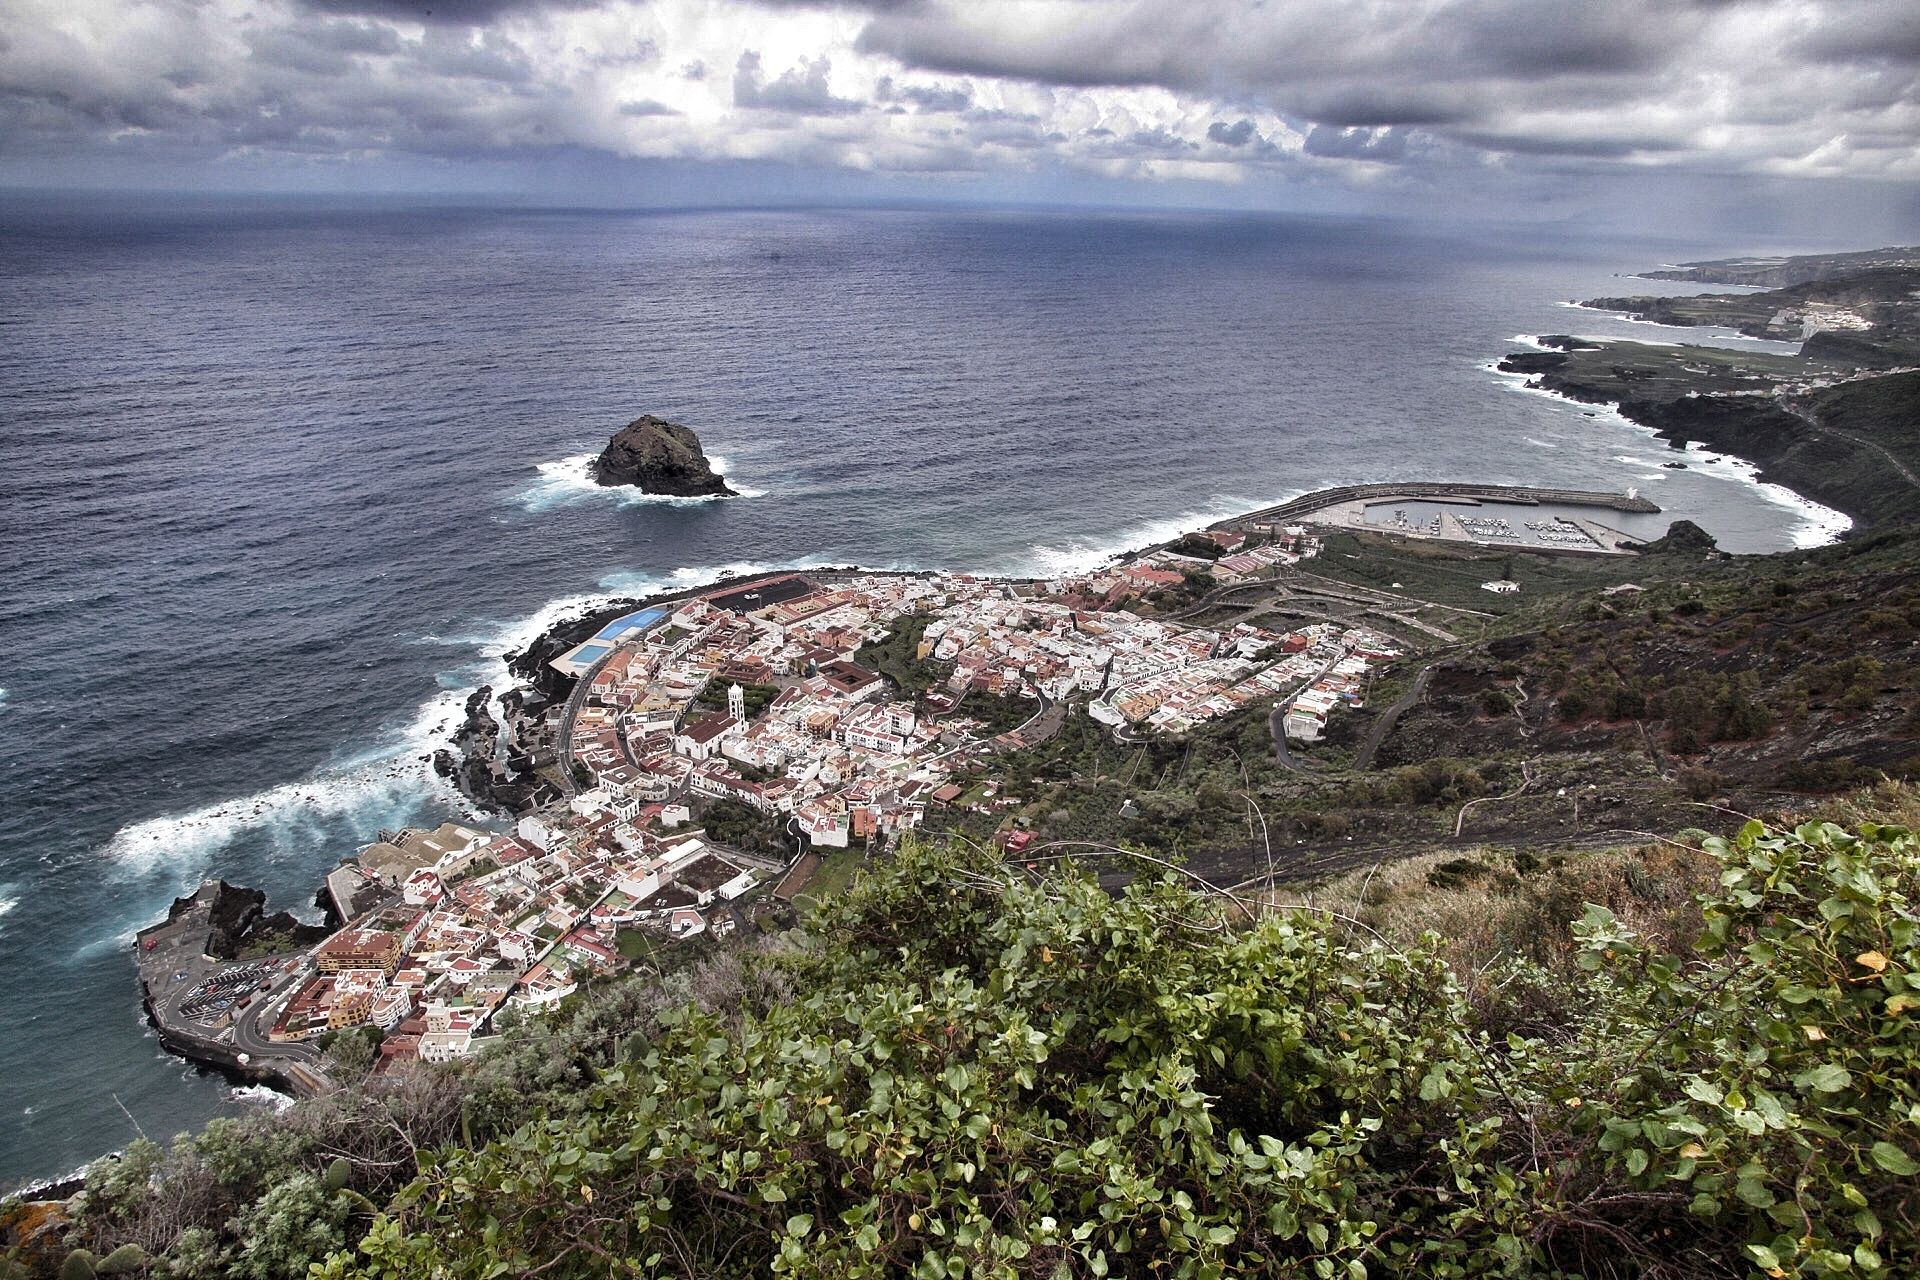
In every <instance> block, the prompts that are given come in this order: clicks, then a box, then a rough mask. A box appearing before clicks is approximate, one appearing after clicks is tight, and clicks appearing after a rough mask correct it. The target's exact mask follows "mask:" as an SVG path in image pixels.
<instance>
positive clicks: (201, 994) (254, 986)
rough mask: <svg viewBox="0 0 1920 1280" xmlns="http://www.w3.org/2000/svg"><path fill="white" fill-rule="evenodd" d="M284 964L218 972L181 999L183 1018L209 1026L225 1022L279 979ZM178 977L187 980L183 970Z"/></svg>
mask: <svg viewBox="0 0 1920 1280" xmlns="http://www.w3.org/2000/svg"><path fill="white" fill-rule="evenodd" d="M283 963H284V962H276V961H269V960H256V961H254V962H252V963H250V964H237V965H231V966H229V967H227V968H223V969H220V970H218V971H216V972H215V973H213V974H212V975H210V976H209V977H207V978H206V979H204V980H203V981H202V982H201V983H200V985H198V986H196V987H195V988H194V989H193V990H192V991H189V992H188V993H187V994H186V996H185V997H183V998H182V999H181V1001H180V1003H179V1005H178V1006H176V1007H177V1008H178V1009H179V1011H180V1016H181V1017H183V1018H191V1019H193V1020H194V1021H195V1022H199V1023H202V1024H204V1025H208V1026H211V1025H214V1024H217V1023H221V1022H225V1021H226V1020H227V1019H228V1017H229V1016H230V1015H231V1012H232V1011H233V1010H234V1009H235V1008H236V1007H238V1008H245V1007H246V1005H247V1004H248V1003H250V1002H251V1001H252V999H253V997H255V996H257V995H259V994H260V993H261V992H263V991H266V990H268V989H269V988H271V987H272V986H273V984H274V983H275V982H276V981H278V980H279V978H280V976H281V974H282V972H283V969H282V967H281V966H282V964H283ZM176 976H177V977H184V976H185V974H184V971H182V973H181V974H178V975H176Z"/></svg>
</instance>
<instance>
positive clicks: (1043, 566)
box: [991, 489, 1310, 579]
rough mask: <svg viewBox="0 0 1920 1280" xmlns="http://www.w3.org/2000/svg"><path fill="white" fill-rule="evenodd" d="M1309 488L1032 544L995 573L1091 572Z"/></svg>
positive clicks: (1220, 500) (1232, 500) (1040, 575)
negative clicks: (1119, 530)
mask: <svg viewBox="0 0 1920 1280" xmlns="http://www.w3.org/2000/svg"><path fill="white" fill-rule="evenodd" d="M1308 492H1310V490H1307V489H1296V490H1294V491H1292V492H1290V493H1288V494H1286V495H1284V496H1282V497H1279V498H1275V499H1271V500H1267V501H1260V502H1249V501H1247V500H1246V499H1244V498H1232V497H1219V498H1216V499H1214V501H1213V502H1212V503H1210V504H1209V505H1207V506H1205V507H1200V508H1196V509H1194V510H1192V511H1188V512H1187V513H1185V514H1184V515H1177V516H1171V517H1166V518H1163V519H1159V520H1149V521H1146V522H1144V523H1142V524H1138V525H1135V526H1133V527H1132V528H1131V529H1129V530H1127V531H1125V532H1122V533H1118V534H1107V535H1104V536H1102V535H1098V534H1095V535H1086V536H1082V537H1078V538H1075V539H1072V540H1070V541H1067V542H1064V543H1059V544H1054V545H1040V546H1035V547H1031V548H1029V549H1028V550H1026V551H1023V552H1018V553H1016V554H1014V555H1012V556H1010V557H1007V558H1006V559H1005V561H1004V562H1003V563H999V564H995V565H993V566H992V570H991V571H992V572H997V573H1005V574H1009V575H1011V576H1014V577H1020V578H1043V579H1044V578H1062V577H1069V576H1072V575H1074V574H1081V573H1088V572H1091V571H1092V570H1094V569H1098V568H1099V567H1100V566H1102V565H1104V564H1106V563H1108V562H1109V561H1112V560H1115V559H1117V558H1119V557H1120V556H1123V555H1125V554H1126V553H1127V552H1129V551H1137V550H1140V549H1141V548H1143V547H1152V546H1157V545H1159V544H1160V543H1163V542H1171V541H1173V540H1174V539H1175V538H1178V537H1179V536H1180V535H1181V534H1183V533H1191V532H1193V531H1194V530H1197V529H1204V528H1206V527H1207V526H1208V525H1211V524H1214V523H1217V522H1218V521H1221V520H1225V519H1228V518H1230V517H1232V516H1239V515H1245V514H1247V513H1248V512H1251V511H1259V510H1263V509H1264V508H1266V507H1271V506H1276V505H1278V504H1279V503H1282V502H1290V501H1292V500H1293V499H1294V498H1297V497H1299V496H1301V495H1302V494H1304V493H1308Z"/></svg>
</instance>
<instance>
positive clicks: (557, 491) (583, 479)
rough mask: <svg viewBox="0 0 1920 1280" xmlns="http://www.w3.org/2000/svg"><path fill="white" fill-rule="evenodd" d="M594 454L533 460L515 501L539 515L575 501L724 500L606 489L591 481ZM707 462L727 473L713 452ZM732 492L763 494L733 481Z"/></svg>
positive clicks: (688, 503)
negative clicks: (534, 475)
mask: <svg viewBox="0 0 1920 1280" xmlns="http://www.w3.org/2000/svg"><path fill="white" fill-rule="evenodd" d="M597 456H598V455H597V454H592V453H578V454H574V455H573V456H571V457H566V458H560V459H557V460H556V461H553V462H541V463H536V464H535V466H534V470H535V471H537V472H539V473H540V478H539V479H537V480H535V481H534V482H533V483H532V484H530V485H528V486H527V487H526V488H524V489H522V490H521V491H520V492H519V494H518V495H516V500H517V501H518V502H519V503H520V506H521V508H522V509H523V510H525V511H527V512H529V513H531V514H533V515H539V514H541V513H542V512H546V511H552V510H554V509H555V508H556V507H565V506H571V505H573V504H574V503H578V502H612V503H614V504H616V505H618V506H622V507H635V506H645V505H655V506H668V507H697V506H700V505H702V504H704V503H708V502H724V501H726V499H725V498H722V497H719V496H717V495H713V496H707V497H699V498H676V497H672V496H670V495H668V494H664V493H642V492H640V490H638V489H635V488H633V487H631V486H625V487H619V488H610V487H608V486H606V485H603V484H597V483H595V482H594V479H593V477H592V476H591V475H590V474H588V471H587V467H588V464H590V463H591V462H592V461H593V460H594V458H595V457H597ZM707 462H708V463H709V464H710V465H711V466H712V467H713V469H714V471H715V472H717V473H718V474H720V475H723V476H724V475H726V474H727V467H728V462H727V460H726V459H725V458H723V457H719V456H717V455H712V454H710V455H708V457H707ZM733 488H734V491H735V492H736V493H737V494H738V495H739V496H740V497H742V498H761V497H765V496H766V492H767V491H766V490H765V489H755V488H752V487H750V486H747V485H743V484H740V483H739V482H737V481H735V482H733Z"/></svg>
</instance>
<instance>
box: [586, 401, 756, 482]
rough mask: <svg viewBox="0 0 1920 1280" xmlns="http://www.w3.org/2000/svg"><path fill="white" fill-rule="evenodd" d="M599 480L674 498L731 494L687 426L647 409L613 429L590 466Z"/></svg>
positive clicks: (698, 438) (596, 479)
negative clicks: (612, 435) (644, 412)
mask: <svg viewBox="0 0 1920 1280" xmlns="http://www.w3.org/2000/svg"><path fill="white" fill-rule="evenodd" d="M589 470H590V471H591V472H592V474H593V478H594V481H595V482H596V483H598V484H603V485H608V486H614V485H634V486H636V487H638V488H639V489H640V491H641V492H642V493H657V494H662V495H665V496H668V497H675V498H731V497H733V496H735V495H734V492H733V490H732V489H729V488H728V487H727V482H726V481H725V480H724V479H722V478H721V476H720V474H719V473H718V472H716V471H715V470H714V469H713V466H712V464H711V463H709V462H708V461H707V455H706V453H705V452H704V451H702V449H701V448H700V437H699V436H697V435H695V434H694V433H693V429H692V428H690V427H683V426H681V425H680V424H679V423H677V422H668V421H667V420H666V419H665V418H656V417H654V416H653V415H651V414H648V415H647V416H645V417H642V418H635V419H634V420H633V421H632V422H629V423H628V424H627V425H626V426H624V427H622V428H620V430H619V431H617V432H616V433H614V437H613V439H612V440H610V441H608V442H607V447H606V448H605V449H603V450H601V452H600V456H599V457H597V458H595V459H594V460H593V462H592V463H591V464H590V466H589Z"/></svg>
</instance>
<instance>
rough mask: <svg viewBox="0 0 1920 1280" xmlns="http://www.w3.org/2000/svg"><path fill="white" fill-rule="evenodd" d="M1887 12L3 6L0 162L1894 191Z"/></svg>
mask: <svg viewBox="0 0 1920 1280" xmlns="http://www.w3.org/2000/svg"><path fill="white" fill-rule="evenodd" d="M1917 14H1920V10H1916V9H1914V8H1913V7H1912V6H1910V5H1907V4H1904V3H1898V2H1897V0H1886V2H1884V3H1882V2H1881V0H1824V2H1816V0H1747V2H1745V3H1733V4H1722V3H1704V2H1703V3H1694V4H1687V3H1671V2H1669V0H1610V2H1609V3H1604V4H1601V3H1592V2H1591V0H1562V2H1560V3H1544V2H1538V0H1375V2H1374V3H1369V4H1364V5H1363V4H1354V3H1351V0H1270V2H1269V3H1267V4H1264V5H1249V4H1247V3H1245V0H1115V2H1114V3H1090V2H1089V0H920V2H918V3H909V2H902V3H888V2H887V0H869V2H868V3H864V4H862V3H847V4H843V5H838V6H836V5H834V4H830V3H825V2H824V0H822V2H819V3H787V4H771V3H757V4H756V3H750V2H748V0H651V2H643V0H607V2H606V3H593V2H592V0H465V2H462V0H436V2H435V3H433V4H432V5H428V4H426V3H425V0H0V155H4V156H8V157H13V158H18V157H22V156H38V157H43V158H54V159H57V158H58V157H61V156H68V155H86V156H106V157H116V156H123V157H129V158H144V159H153V158H156V157H158V158H163V159H164V158H171V159H177V160H180V161H191V160H195V159H202V160H204V159H211V158H217V157H221V156H236V155H239V156H250V157H259V156H282V157H297V158H310V159H315V160H325V161H335V160H339V159H342V158H349V159H351V158H360V157H368V156H377V157H385V158H401V159H404V158H408V157H426V158H431V159H445V158H479V159H489V160H491V159H500V158H511V157H513V156H516V155H525V154H532V153H538V152H540V151H543V150H551V149H555V148H577V149H583V150H585V151H588V152H598V153H605V154H607V155H611V156H620V157H633V158H642V159H674V160H692V161H733V160H770V161H781V162H787V163H791V164H795V165H800V166H811V167H819V168H840V169H846V170H853V171H860V172H869V173H878V174H885V173H903V174H915V175H925V174H940V173H948V174H971V175H980V174H986V175H991V174H994V173H998V172H1005V173H1019V172H1026V171H1032V170H1035V169H1037V168H1041V167H1046V168H1049V169H1053V170H1065V171H1081V172H1086V173H1090V174H1097V175H1100V176H1103V177H1106V178H1111V179H1115V180H1121V181H1127V180H1137V181H1164V180H1172V181H1180V182H1218V183H1235V182H1241V181H1244V180H1246V179H1248V178H1250V177H1263V178H1266V179H1269V180H1292V179H1300V180H1307V181H1316V182H1325V181H1333V182H1342V181H1345V182H1352V183H1367V184H1378V183H1380V182H1382V181H1388V182H1393V181H1402V182H1409V183H1431V182H1444V181H1445V180H1446V175H1447V174H1448V173H1449V172H1451V171H1453V170H1455V169H1460V170H1472V171H1484V170H1485V168H1486V165H1485V163H1484V162H1485V161H1486V160H1487V159H1488V158H1492V159H1494V160H1496V161H1498V162H1499V164H1500V167H1501V168H1503V169H1506V170H1509V171H1520V170H1524V169H1527V168H1528V167H1529V166H1531V167H1532V168H1533V169H1535V170H1537V171H1539V172H1541V173H1551V172H1554V171H1559V170H1578V171H1580V172H1583V173H1588V174H1604V173H1607V172H1628V171H1639V170H1646V169H1663V170H1673V171H1678V172H1706V173H1745V174H1754V175H1768V174H1772V175H1805V176H1813V177H1836V176H1837V177H1850V178H1870V179H1877V180H1892V181H1899V182H1911V181H1914V180H1916V179H1920V88H1917V87H1916V86H1917V85H1920V75H1916V68H1920V16H1916V15H1917Z"/></svg>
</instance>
